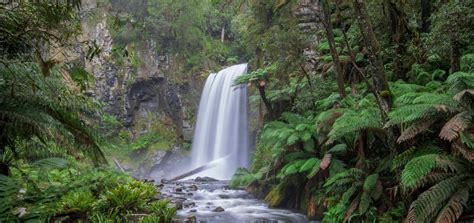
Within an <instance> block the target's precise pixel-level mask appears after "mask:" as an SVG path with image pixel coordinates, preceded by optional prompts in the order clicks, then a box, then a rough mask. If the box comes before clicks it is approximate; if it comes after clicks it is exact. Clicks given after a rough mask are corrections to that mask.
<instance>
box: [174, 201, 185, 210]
mask: <svg viewBox="0 0 474 223" xmlns="http://www.w3.org/2000/svg"><path fill="white" fill-rule="evenodd" d="M174 207H175V208H176V210H183V204H182V203H179V202H178V203H176V204H174Z"/></svg>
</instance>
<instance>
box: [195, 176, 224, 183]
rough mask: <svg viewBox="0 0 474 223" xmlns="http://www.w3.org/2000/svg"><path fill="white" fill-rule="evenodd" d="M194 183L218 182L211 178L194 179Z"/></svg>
mask: <svg viewBox="0 0 474 223" xmlns="http://www.w3.org/2000/svg"><path fill="white" fill-rule="evenodd" d="M194 181H196V182H213V181H218V180H216V179H214V178H212V177H196V179H194Z"/></svg>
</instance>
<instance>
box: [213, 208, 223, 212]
mask: <svg viewBox="0 0 474 223" xmlns="http://www.w3.org/2000/svg"><path fill="white" fill-rule="evenodd" d="M212 211H214V212H223V211H225V210H224V208H222V207H216V208H214V210H212Z"/></svg>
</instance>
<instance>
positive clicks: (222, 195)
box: [217, 194, 230, 199]
mask: <svg viewBox="0 0 474 223" xmlns="http://www.w3.org/2000/svg"><path fill="white" fill-rule="evenodd" d="M217 196H219V198H221V199H230V196H229V195H227V194H219V195H217Z"/></svg>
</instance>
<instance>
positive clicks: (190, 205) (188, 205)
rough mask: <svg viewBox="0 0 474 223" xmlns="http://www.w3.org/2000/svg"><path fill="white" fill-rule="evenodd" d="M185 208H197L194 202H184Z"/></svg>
mask: <svg viewBox="0 0 474 223" xmlns="http://www.w3.org/2000/svg"><path fill="white" fill-rule="evenodd" d="M183 207H184V208H193V207H196V203H194V202H192V201H188V202H184V203H183Z"/></svg>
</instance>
